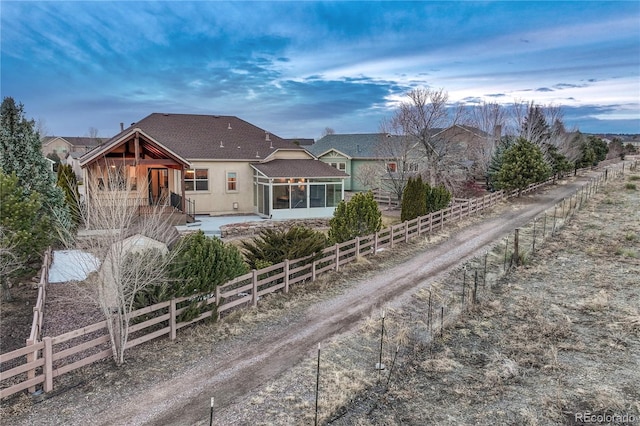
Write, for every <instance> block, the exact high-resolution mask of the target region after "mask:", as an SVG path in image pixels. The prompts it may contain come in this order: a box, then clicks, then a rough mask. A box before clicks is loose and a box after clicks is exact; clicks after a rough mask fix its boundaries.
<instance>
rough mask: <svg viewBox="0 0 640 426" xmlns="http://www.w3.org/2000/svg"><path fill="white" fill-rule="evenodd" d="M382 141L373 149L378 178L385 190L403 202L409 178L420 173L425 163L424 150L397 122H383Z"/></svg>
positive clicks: (381, 126) (381, 127) (381, 125)
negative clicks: (377, 159)
mask: <svg viewBox="0 0 640 426" xmlns="http://www.w3.org/2000/svg"><path fill="white" fill-rule="evenodd" d="M380 130H381V133H380V139H379V140H378V141H377V142H376V145H375V147H374V149H373V152H374V153H375V155H376V157H377V158H379V159H380V162H379V164H378V176H379V178H380V180H381V182H382V183H383V186H384V187H385V189H387V190H390V191H391V192H393V193H394V194H395V195H396V197H397V198H398V200H402V194H403V192H404V188H405V186H406V185H407V181H408V180H409V177H413V176H416V175H417V174H418V173H419V169H420V163H423V160H424V156H423V152H424V151H423V150H422V149H421V146H420V144H419V142H418V140H417V139H416V138H414V137H413V136H411V135H407V134H405V133H403V129H402V128H399V127H398V126H397V123H396V122H393V121H388V120H383V121H382V122H381V124H380Z"/></svg>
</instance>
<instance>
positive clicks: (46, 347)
mask: <svg viewBox="0 0 640 426" xmlns="http://www.w3.org/2000/svg"><path fill="white" fill-rule="evenodd" d="M621 173H623V171H621V170H620V169H619V168H614V169H606V170H605V171H604V172H602V173H601V174H600V175H599V176H598V177H596V178H593V179H592V180H591V181H590V182H589V183H588V184H587V185H585V186H584V187H582V188H581V189H580V190H579V191H578V192H576V194H574V196H572V197H575V199H574V198H571V199H570V201H569V207H568V209H570V207H571V203H572V202H573V203H574V208H575V204H577V199H578V195H577V194H578V193H580V201H581V202H582V197H583V196H586V197H587V198H588V197H589V196H590V195H591V194H592V193H594V192H596V191H597V189H598V187H599V185H600V184H601V183H602V182H603V181H605V180H606V179H607V176H609V177H617V176H618V175H619V174H621ZM551 181H552V180H551V179H550V180H548V181H546V182H544V183H539V184H535V185H531V186H530V187H528V188H527V189H525V190H523V191H521V193H527V192H531V191H533V190H535V189H537V188H539V187H541V186H542V185H544V184H546V183H549V182H551ZM585 191H586V192H585ZM517 193H518V191H513V192H510V193H506V192H504V191H498V192H494V193H491V194H487V195H485V196H484V197H480V198H475V199H470V200H459V201H456V202H455V203H454V204H452V205H450V206H449V207H447V208H446V209H443V210H440V211H437V212H433V213H430V214H428V215H426V216H421V217H418V218H416V219H413V220H411V221H406V222H404V223H401V224H397V225H393V226H390V227H387V228H385V229H383V230H381V231H379V232H376V233H375V234H373V235H368V236H364V237H358V238H355V239H353V240H350V241H347V242H343V243H339V244H335V245H333V246H331V247H327V248H325V249H324V250H323V251H322V252H321V253H320V254H319V255H318V256H317V257H311V256H308V257H305V258H302V259H295V260H285V261H284V262H281V263H278V264H276V265H272V266H269V267H268V268H263V269H260V270H253V271H251V272H249V273H247V274H244V275H242V276H239V277H237V278H234V279H233V280H231V281H229V282H227V283H225V284H223V285H220V286H217V287H216V290H215V294H210V295H200V296H199V297H202V298H203V300H204V301H205V302H206V304H209V305H210V304H215V305H216V306H217V315H218V317H220V315H221V314H222V313H224V312H227V311H230V310H231V309H234V308H237V307H240V306H245V307H247V306H257V304H258V300H259V298H260V297H261V296H264V295H266V294H269V293H273V292H275V291H279V290H282V291H284V292H285V293H286V292H288V291H289V288H290V286H291V285H293V284H297V283H300V282H303V281H306V280H315V279H316V277H317V276H318V274H322V273H323V272H326V271H329V270H334V271H338V270H339V269H340V267H341V266H343V265H345V264H348V263H350V262H353V261H355V260H356V259H357V258H358V257H359V256H374V255H375V254H376V253H377V252H379V251H380V250H382V249H385V248H387V247H388V248H393V247H394V245H395V244H398V243H402V242H408V241H409V240H410V239H411V238H414V237H416V236H419V235H422V234H425V233H431V232H433V231H434V230H437V229H441V228H443V227H444V224H445V223H449V222H454V221H457V220H461V219H463V218H465V217H467V216H471V215H473V214H476V213H479V212H480V211H482V210H484V209H487V208H490V207H492V206H494V205H496V204H497V203H499V202H500V201H502V200H503V199H505V198H507V197H509V196H513V195H516V194H517ZM572 200H573V201H572ZM562 204H563V208H564V200H563V203H562ZM562 213H563V214H564V211H563V212H562ZM559 214H560V213H559ZM553 218H554V224H546V223H545V225H544V226H545V227H549V229H551V230H552V232H553V230H554V229H555V219H556V215H555V213H554V217H553ZM545 222H546V217H545ZM534 241H535V240H534ZM534 244H535V243H534ZM505 253H506V252H505ZM505 256H506V254H505ZM45 259H47V258H46V257H45ZM46 263H47V262H45V264H46ZM44 271H48V266H47V267H46V268H45V266H44V265H43V276H45V275H46V274H44ZM47 274H48V272H47ZM41 280H42V278H41ZM45 281H46V280H45ZM42 287H43V288H44V287H46V284H45V285H43V286H42ZM44 298H45V293H44V290H43V295H42V298H40V296H39V297H38V300H39V301H40V300H42V303H44ZM189 299H190V298H189V297H183V298H179V299H173V300H170V301H167V302H162V303H158V304H156V305H152V306H148V307H146V308H143V309H139V310H137V311H134V312H132V313H131V317H132V318H133V319H135V318H143V317H144V316H145V315H149V314H153V315H150V316H152V318H150V319H147V320H144V321H141V322H139V323H136V324H133V325H132V326H131V327H130V333H131V335H132V339H130V340H129V341H128V342H127V345H126V348H131V347H134V346H137V345H139V344H142V343H144V342H147V341H149V340H152V339H155V338H159V337H161V336H165V335H168V336H169V338H170V339H171V340H174V339H175V338H176V331H177V330H178V329H180V328H182V327H186V326H188V325H190V324H193V323H195V322H198V321H202V320H204V319H206V318H210V317H211V316H212V315H213V310H208V311H207V312H205V313H203V314H202V315H200V316H199V317H197V318H195V319H193V320H191V321H187V322H179V321H178V317H179V315H180V314H181V313H182V312H183V311H184V309H185V308H180V309H177V308H176V307H177V306H178V305H180V304H181V303H182V302H185V301H187V300H189ZM34 311H35V309H34ZM38 312H41V311H38ZM35 319H36V315H35V314H34V321H35ZM37 319H38V323H37V326H36V325H34V327H32V335H31V336H30V340H31V343H29V341H28V344H27V346H26V347H24V348H21V349H18V350H15V351H12V352H8V353H6V354H2V355H0V366H1V365H6V364H7V363H12V362H15V360H18V359H25V360H26V362H23V363H22V364H21V365H19V366H18V367H14V368H11V369H8V370H6V371H2V372H1V373H0V386H1V387H2V389H0V398H5V397H7V396H10V395H12V394H14V393H16V392H20V391H22V390H25V389H30V390H33V389H35V386H37V385H42V388H43V390H44V391H45V392H50V391H52V390H53V379H54V378H55V377H58V376H60V375H62V374H65V373H68V372H70V371H73V370H75V369H78V368H81V367H84V366H86V365H89V364H91V363H93V362H96V361H98V360H101V359H104V358H107V357H109V356H111V355H112V350H111V345H110V341H109V339H110V337H109V334H108V330H107V322H106V321H102V322H99V323H96V324H93V325H90V326H87V327H84V328H81V329H78V330H74V331H71V332H69V333H65V334H62V335H60V336H56V337H44V338H43V339H41V341H38V340H39V335H34V334H33V330H34V329H35V330H40V329H41V325H42V322H41V321H42V319H41V315H40V314H39V315H38V316H37ZM34 324H35V323H34ZM87 336H88V337H87ZM31 338H33V339H31ZM87 339H89V340H88V341H87ZM74 341H79V342H78V343H74Z"/></svg>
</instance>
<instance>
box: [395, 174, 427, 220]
mask: <svg viewBox="0 0 640 426" xmlns="http://www.w3.org/2000/svg"><path fill="white" fill-rule="evenodd" d="M425 214H427V197H426V196H425V184H424V183H423V182H422V177H421V176H418V177H417V178H415V179H413V178H409V181H408V182H407V185H406V186H405V188H404V193H403V194H402V211H401V213H400V220H401V221H403V222H404V221H406V220H412V219H415V218H416V217H420V216H424V215H425Z"/></svg>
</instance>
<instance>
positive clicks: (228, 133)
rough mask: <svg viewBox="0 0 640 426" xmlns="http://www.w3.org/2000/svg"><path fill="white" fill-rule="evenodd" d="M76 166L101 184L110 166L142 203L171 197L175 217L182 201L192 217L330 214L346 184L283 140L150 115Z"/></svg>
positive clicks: (247, 129)
mask: <svg viewBox="0 0 640 426" xmlns="http://www.w3.org/2000/svg"><path fill="white" fill-rule="evenodd" d="M80 165H81V166H82V168H83V169H84V173H85V179H87V178H89V177H91V176H94V177H95V176H97V177H98V178H99V179H101V178H102V179H103V178H104V177H103V176H104V175H105V173H106V172H105V170H106V168H107V167H110V168H115V169H116V170H121V171H120V173H122V174H123V176H130V177H132V178H135V179H134V180H135V181H136V182H145V183H144V185H147V187H148V191H147V192H148V198H147V199H145V200H138V201H137V202H138V203H139V204H141V205H147V204H155V203H162V202H165V203H166V200H167V199H168V197H167V196H166V195H167V194H171V197H170V199H171V204H172V205H173V206H174V207H177V208H179V209H181V210H182V211H186V207H187V206H188V205H190V203H188V202H187V199H188V200H190V202H195V213H196V214H209V215H228V214H253V213H257V214H259V215H261V216H263V217H270V218H273V219H289V218H314V217H330V216H332V215H333V211H334V210H335V206H336V205H337V204H338V202H339V201H340V200H342V199H343V198H344V180H345V179H346V178H347V175H346V174H345V173H344V172H342V171H339V170H336V169H334V168H332V167H330V166H329V165H326V164H324V163H322V162H321V161H318V160H317V159H316V158H315V157H314V156H313V155H311V154H309V153H308V152H307V151H305V150H304V149H303V148H302V147H300V146H298V145H296V144H294V143H292V142H290V141H287V140H285V139H282V138H280V137H278V136H276V135H273V134H271V133H269V132H266V131H264V130H263V129H260V128H258V127H256V126H254V125H252V124H250V123H248V122H246V121H244V120H241V119H239V118H237V117H234V116H219V115H193V114H160V113H153V114H151V115H149V116H147V117H145V118H143V119H142V120H141V121H139V122H138V123H133V124H132V125H131V127H129V128H127V129H124V130H123V131H122V132H120V133H119V134H118V135H116V136H114V137H113V138H111V139H110V140H108V141H106V142H105V143H104V144H103V145H101V146H100V147H98V148H96V149H94V150H92V151H90V152H89V153H87V154H85V155H84V156H82V157H81V158H80ZM116 186H117V185H116ZM102 190H104V191H108V190H114V191H123V192H126V191H128V192H129V193H131V191H130V190H129V189H127V188H111V189H110V188H107V187H105V185H103V189H102ZM92 196H100V194H92ZM89 198H90V197H89ZM163 200H164V201H163Z"/></svg>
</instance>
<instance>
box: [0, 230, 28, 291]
mask: <svg viewBox="0 0 640 426" xmlns="http://www.w3.org/2000/svg"><path fill="white" fill-rule="evenodd" d="M6 233H7V231H5V229H4V228H3V227H1V226H0V281H1V282H2V296H3V298H4V300H5V301H6V302H12V301H13V297H12V296H11V290H10V288H9V276H10V275H11V274H12V273H14V272H16V271H17V270H19V269H20V268H22V267H23V264H22V262H21V261H20V258H19V257H18V256H17V255H16V253H15V250H16V243H15V242H14V240H12V239H11V238H6V237H7V235H6Z"/></svg>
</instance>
